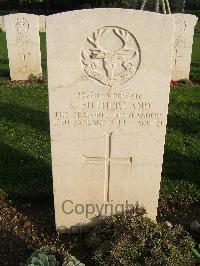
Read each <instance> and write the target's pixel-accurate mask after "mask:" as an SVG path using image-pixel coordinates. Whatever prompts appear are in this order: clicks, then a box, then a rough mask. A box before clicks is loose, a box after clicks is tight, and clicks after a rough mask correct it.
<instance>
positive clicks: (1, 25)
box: [0, 16, 5, 32]
mask: <svg viewBox="0 0 200 266" xmlns="http://www.w3.org/2000/svg"><path fill="white" fill-rule="evenodd" d="M0 31H3V32H4V31H5V24H4V17H3V16H0Z"/></svg>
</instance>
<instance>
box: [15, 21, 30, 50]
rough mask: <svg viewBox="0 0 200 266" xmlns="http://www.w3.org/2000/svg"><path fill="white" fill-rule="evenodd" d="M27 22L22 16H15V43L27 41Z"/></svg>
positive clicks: (19, 43) (21, 43)
mask: <svg viewBox="0 0 200 266" xmlns="http://www.w3.org/2000/svg"><path fill="white" fill-rule="evenodd" d="M29 27H30V25H29V22H28V20H27V19H26V18H24V17H19V18H17V21H16V24H15V28H16V37H17V44H18V45H23V44H24V43H25V42H26V41H27V33H28V30H29Z"/></svg>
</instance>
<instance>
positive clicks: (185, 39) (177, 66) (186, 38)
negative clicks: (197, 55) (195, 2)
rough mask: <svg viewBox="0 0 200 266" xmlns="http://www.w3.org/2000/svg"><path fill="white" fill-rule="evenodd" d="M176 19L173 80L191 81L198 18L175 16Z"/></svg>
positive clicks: (184, 15) (183, 15) (182, 15)
mask: <svg viewBox="0 0 200 266" xmlns="http://www.w3.org/2000/svg"><path fill="white" fill-rule="evenodd" d="M172 16H173V17H174V18H175V36H174V38H175V39H174V52H173V53H174V58H173V65H172V80H174V81H178V80H184V79H189V76H190V64H191V55H192V44H193V35H194V27H195V25H196V23H197V21H198V18H197V17H196V16H193V15H187V14H173V15H172Z"/></svg>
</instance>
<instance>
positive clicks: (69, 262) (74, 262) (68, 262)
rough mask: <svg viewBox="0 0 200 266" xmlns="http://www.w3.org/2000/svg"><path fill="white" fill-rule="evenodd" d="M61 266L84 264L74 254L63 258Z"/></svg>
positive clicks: (81, 265)
mask: <svg viewBox="0 0 200 266" xmlns="http://www.w3.org/2000/svg"><path fill="white" fill-rule="evenodd" d="M62 266H85V264H83V263H81V262H80V261H79V260H77V259H76V258H75V257H74V256H69V257H68V258H67V259H65V261H64V263H63V265H62Z"/></svg>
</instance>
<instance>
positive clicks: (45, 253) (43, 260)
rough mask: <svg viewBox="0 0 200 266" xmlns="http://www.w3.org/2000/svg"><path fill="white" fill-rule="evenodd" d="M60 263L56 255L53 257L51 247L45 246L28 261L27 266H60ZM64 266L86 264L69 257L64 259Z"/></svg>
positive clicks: (81, 265)
mask: <svg viewBox="0 0 200 266" xmlns="http://www.w3.org/2000/svg"><path fill="white" fill-rule="evenodd" d="M59 265H61V263H59V262H58V261H57V260H56V257H55V255H53V251H52V249H51V248H50V247H48V246H45V247H42V248H40V249H37V250H36V251H35V252H33V254H32V255H31V257H30V258H29V259H28V261H27V266H59ZM62 266H85V264H83V263H81V262H80V261H79V260H77V259H76V258H75V257H74V256H71V255H69V256H67V258H65V259H64V262H63V264H62Z"/></svg>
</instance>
